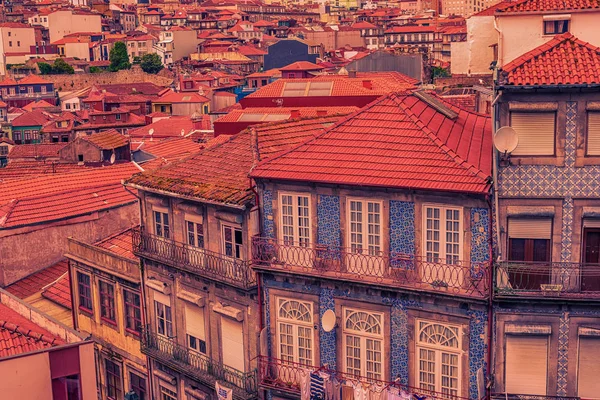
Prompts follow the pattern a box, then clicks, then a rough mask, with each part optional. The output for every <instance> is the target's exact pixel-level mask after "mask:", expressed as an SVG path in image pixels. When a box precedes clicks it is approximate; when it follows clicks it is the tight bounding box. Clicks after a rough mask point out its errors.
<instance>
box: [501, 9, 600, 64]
mask: <svg viewBox="0 0 600 400" xmlns="http://www.w3.org/2000/svg"><path fill="white" fill-rule="evenodd" d="M565 13H566V14H568V12H567V11H565ZM570 15H571V22H570V26H569V32H571V33H572V34H573V35H574V36H575V37H577V38H579V39H581V40H583V41H584V42H589V43H591V44H593V45H594V46H600V36H598V29H597V24H598V20H599V19H600V12H582V13H576V12H572V13H571V14H570ZM497 24H498V28H499V29H500V31H501V32H502V38H501V39H500V44H499V60H498V61H499V62H498V65H499V66H502V65H506V64H507V63H509V62H511V61H512V60H514V59H515V58H517V57H519V56H521V55H522V54H524V53H526V52H528V51H530V50H533V49H535V48H536V47H538V46H541V45H542V44H544V43H546V42H548V41H550V40H552V38H554V36H553V35H544V25H543V15H542V14H539V15H527V14H521V15H506V16H503V15H500V16H498V17H497Z"/></svg>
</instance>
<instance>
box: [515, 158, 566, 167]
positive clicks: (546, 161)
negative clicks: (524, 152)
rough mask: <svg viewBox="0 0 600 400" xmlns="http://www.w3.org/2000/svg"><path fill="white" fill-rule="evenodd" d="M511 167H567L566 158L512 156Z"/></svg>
mask: <svg viewBox="0 0 600 400" xmlns="http://www.w3.org/2000/svg"><path fill="white" fill-rule="evenodd" d="M510 165H554V166H556V167H564V166H565V157H564V156H511V157H510Z"/></svg>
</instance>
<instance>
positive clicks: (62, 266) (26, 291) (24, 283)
mask: <svg viewBox="0 0 600 400" xmlns="http://www.w3.org/2000/svg"><path fill="white" fill-rule="evenodd" d="M68 270H69V265H68V263H67V260H61V261H59V262H57V263H56V264H54V265H51V266H49V267H47V268H44V269H42V270H41V271H38V272H34V273H33V274H31V275H28V276H26V277H25V278H23V279H20V280H18V281H16V282H15V283H13V284H11V285H9V286H7V287H6V288H5V290H6V291H7V292H9V293H10V294H13V295H15V296H17V297H18V298H20V299H25V298H27V297H29V296H31V295H33V294H36V293H38V292H40V291H41V290H42V289H43V288H44V287H46V286H48V285H49V284H51V283H52V282H55V281H56V280H57V279H58V278H60V277H61V276H63V275H64V274H65V273H66V272H67V271H68Z"/></svg>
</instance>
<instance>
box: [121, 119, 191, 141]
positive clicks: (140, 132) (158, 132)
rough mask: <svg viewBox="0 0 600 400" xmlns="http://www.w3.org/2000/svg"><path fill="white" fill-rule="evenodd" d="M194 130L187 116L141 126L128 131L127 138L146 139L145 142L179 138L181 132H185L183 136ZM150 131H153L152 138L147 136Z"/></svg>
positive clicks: (160, 120)
mask: <svg viewBox="0 0 600 400" xmlns="http://www.w3.org/2000/svg"><path fill="white" fill-rule="evenodd" d="M193 128H194V123H193V122H192V120H191V118H190V117H188V116H175V117H170V118H162V119H159V120H158V121H155V122H153V123H151V124H148V125H146V126H142V127H140V128H136V129H130V130H129V136H130V137H131V138H138V139H140V138H146V140H148V141H150V138H152V140H156V139H161V138H168V137H181V130H182V129H183V131H184V132H185V134H188V133H190V131H191V130H192V129H193ZM150 129H153V130H154V133H153V134H152V136H150V135H149V134H148V132H150Z"/></svg>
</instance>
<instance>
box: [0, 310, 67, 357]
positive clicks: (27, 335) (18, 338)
mask: <svg viewBox="0 0 600 400" xmlns="http://www.w3.org/2000/svg"><path fill="white" fill-rule="evenodd" d="M63 343H64V341H63V340H62V339H60V338H59V337H56V336H54V335H52V334H51V333H50V332H48V331H47V330H46V329H44V328H42V327H40V326H39V325H36V324H35V323H33V322H31V321H30V320H28V319H27V318H25V317H23V316H22V315H20V314H18V313H17V312H15V311H13V310H11V309H10V308H8V307H7V306H5V305H4V304H0V358H4V357H10V356H14V355H18V354H23V353H29V352H33V351H36V350H42V349H45V348H48V347H52V346H57V345H59V344H63Z"/></svg>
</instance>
